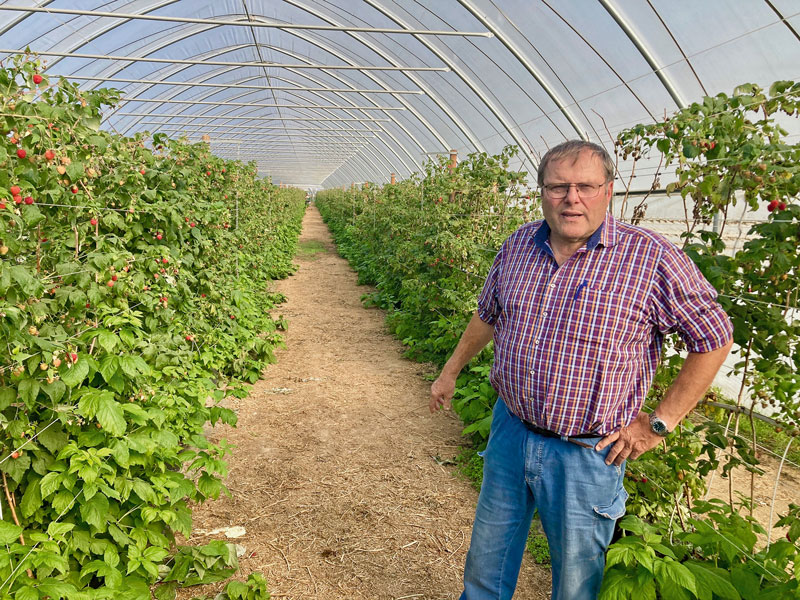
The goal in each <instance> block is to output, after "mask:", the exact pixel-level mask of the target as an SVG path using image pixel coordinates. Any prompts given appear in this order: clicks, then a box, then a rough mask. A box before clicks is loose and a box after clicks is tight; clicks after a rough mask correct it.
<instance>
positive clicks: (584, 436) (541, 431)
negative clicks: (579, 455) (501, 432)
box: [520, 419, 602, 448]
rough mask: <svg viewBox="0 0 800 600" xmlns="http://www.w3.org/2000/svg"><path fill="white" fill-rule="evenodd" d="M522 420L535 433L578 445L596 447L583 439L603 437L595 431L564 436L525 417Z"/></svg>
mask: <svg viewBox="0 0 800 600" xmlns="http://www.w3.org/2000/svg"><path fill="white" fill-rule="evenodd" d="M520 421H522V424H523V425H525V427H527V428H528V431H532V432H533V433H536V434H538V435H541V436H544V437H550V438H556V439H559V440H561V439H565V440H566V441H568V442H572V443H573V444H577V445H578V446H583V447H584V448H594V446H595V444H588V443H586V442H582V441H581V439H587V438H598V437H602V436H600V435H597V434H595V433H579V434H578V435H568V436H562V435H559V434H557V433H556V432H555V431H550V430H549V429H544V428H542V427H539V426H538V425H534V424H533V423H531V422H530V421H526V420H525V419H520Z"/></svg>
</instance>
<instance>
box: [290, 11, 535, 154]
mask: <svg viewBox="0 0 800 600" xmlns="http://www.w3.org/2000/svg"><path fill="white" fill-rule="evenodd" d="M286 1H288V0H286ZM363 1H364V2H366V3H367V4H369V5H370V6H372V7H373V8H374V9H375V10H377V11H379V12H380V13H381V14H383V15H384V16H386V18H388V19H390V20H392V21H394V22H395V23H397V24H398V25H400V26H401V27H403V28H405V29H410V27H409V26H408V24H407V23H406V22H405V20H403V19H401V18H400V17H398V16H397V15H395V14H393V13H392V12H390V11H389V10H388V9H385V8H382V7H379V6H377V5H376V2H375V0H363ZM414 37H415V38H416V39H417V40H418V41H419V42H420V43H421V44H423V45H424V46H425V47H426V48H428V50H430V51H431V52H432V53H433V54H435V55H436V56H437V57H438V58H439V60H441V61H442V62H443V63H444V64H446V65H447V66H448V67H450V69H451V70H452V71H453V73H455V74H456V76H458V77H459V79H461V81H463V82H464V83H465V84H466V85H467V87H469V88H470V89H471V90H472V91H473V92H474V93H475V95H476V96H478V98H479V99H480V100H481V102H483V103H484V105H485V106H486V108H488V109H489V110H490V111H491V113H492V114H493V115H494V117H495V118H496V119H497V120H498V121H500V124H501V125H502V126H503V127H505V129H506V131H507V132H508V134H509V135H511V137H512V138H514V141H516V142H517V145H518V146H519V148H520V150H521V151H522V153H523V154H524V156H526V157H527V159H528V160H529V161H530V163H531V165H535V164H536V160H535V158H534V157H533V155H532V154H531V151H530V145H529V144H528V142H527V140H522V139H520V137H519V136H518V135H517V132H516V131H515V129H517V128H516V127H512V126H510V124H509V123H508V122H507V121H506V118H505V117H504V116H503V115H502V114H500V113H499V112H498V110H497V108H496V107H495V106H494V103H493V102H492V101H491V100H490V99H489V98H487V97H486V95H485V94H484V93H483V91H482V90H481V89H479V86H477V85H476V84H475V83H473V81H472V78H471V77H468V76H467V75H466V73H464V72H463V71H462V69H461V68H460V67H459V66H457V65H456V64H455V63H454V62H453V61H452V60H450V59H449V58H448V57H447V56H446V55H445V54H444V53H443V52H441V51H439V49H438V48H436V47H435V46H434V45H433V44H432V43H431V42H429V41H428V40H426V39H424V37H422V36H418V35H414Z"/></svg>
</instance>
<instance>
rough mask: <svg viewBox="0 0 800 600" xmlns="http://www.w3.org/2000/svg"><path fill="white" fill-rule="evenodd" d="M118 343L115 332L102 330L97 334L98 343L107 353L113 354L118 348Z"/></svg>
mask: <svg viewBox="0 0 800 600" xmlns="http://www.w3.org/2000/svg"><path fill="white" fill-rule="evenodd" d="M117 341H118V338H117V334H115V333H114V332H113V331H109V330H108V329H101V330H100V331H98V332H97V342H98V343H99V344H100V347H101V348H103V350H105V351H106V352H113V351H114V348H115V347H116V346H117Z"/></svg>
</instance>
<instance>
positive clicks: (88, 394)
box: [76, 388, 114, 419]
mask: <svg viewBox="0 0 800 600" xmlns="http://www.w3.org/2000/svg"><path fill="white" fill-rule="evenodd" d="M78 394H80V400H79V402H78V414H79V415H81V416H83V417H86V418H87V419H93V418H94V417H95V415H96V414H97V411H98V410H99V409H100V403H101V401H102V400H111V401H113V400H114V392H109V391H107V390H99V389H96V388H91V389H86V388H84V389H81V390H80V391H79V392H76V396H77V395H78Z"/></svg>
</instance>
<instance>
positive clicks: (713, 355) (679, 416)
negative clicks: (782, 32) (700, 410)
mask: <svg viewBox="0 0 800 600" xmlns="http://www.w3.org/2000/svg"><path fill="white" fill-rule="evenodd" d="M732 345H733V343H732V342H731V343H728V344H727V345H726V346H723V347H722V348H718V349H717V350H712V351H711V352H690V353H689V356H687V357H686V360H685V361H684V362H683V366H682V367H681V370H680V372H679V373H678V376H677V377H676V378H675V381H673V382H672V385H671V386H670V388H669V389H668V390H667V393H666V394H665V395H664V398H663V400H661V402H660V403H659V405H658V406H657V407H656V414H657V415H658V416H659V417H660V418H661V419H663V420H664V422H666V424H667V426H668V427H669V429H670V430H672V429H675V427H677V426H678V423H680V422H681V421H682V420H683V418H684V417H685V416H686V415H688V414H689V413H690V412H691V411H692V409H693V408H694V407H695V406H696V405H697V403H698V402H699V401H700V399H701V398H702V397H703V394H705V393H706V390H707V389H708V387H709V386H710V385H711V382H712V381H714V376H715V375H716V374H717V371H719V369H720V367H721V366H722V363H723V362H725V358H726V357H727V356H728V352H730V349H731V346H732Z"/></svg>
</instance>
